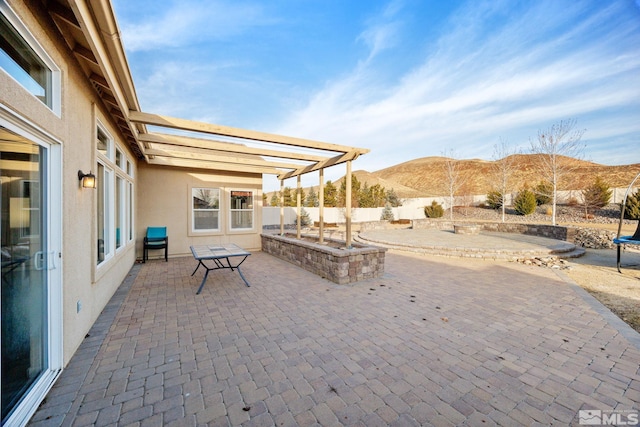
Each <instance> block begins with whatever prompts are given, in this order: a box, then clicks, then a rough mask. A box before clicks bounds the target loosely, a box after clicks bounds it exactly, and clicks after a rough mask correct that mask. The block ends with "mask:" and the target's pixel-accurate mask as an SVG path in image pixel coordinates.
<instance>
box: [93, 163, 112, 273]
mask: <svg viewBox="0 0 640 427" xmlns="http://www.w3.org/2000/svg"><path fill="white" fill-rule="evenodd" d="M111 176H112V174H111V171H110V170H109V169H108V168H107V167H106V166H105V165H104V164H102V163H101V162H98V172H97V173H96V184H97V190H98V210H97V215H98V216H97V225H98V260H97V263H98V265H99V264H101V263H102V262H103V261H104V260H105V259H107V258H108V257H110V256H111V252H112V251H111V239H110V236H111V233H110V230H111V229H112V226H111V215H110V212H111V210H110V209H109V206H112V205H113V204H112V203H110V194H111V188H113V185H110V182H111Z"/></svg>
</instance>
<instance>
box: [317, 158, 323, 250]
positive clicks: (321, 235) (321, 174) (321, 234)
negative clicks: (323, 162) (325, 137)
mask: <svg viewBox="0 0 640 427" xmlns="http://www.w3.org/2000/svg"><path fill="white" fill-rule="evenodd" d="M319 192H320V194H319V195H318V207H319V208H320V209H319V215H320V230H318V232H319V233H320V235H319V236H318V242H319V243H322V242H324V168H322V169H320V190H319Z"/></svg>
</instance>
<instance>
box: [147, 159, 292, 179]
mask: <svg viewBox="0 0 640 427" xmlns="http://www.w3.org/2000/svg"><path fill="white" fill-rule="evenodd" d="M149 164H152V165H162V166H175V167H183V168H197V169H208V170H223V171H230V172H246V173H256V174H269V175H279V174H281V173H282V172H283V171H281V170H279V169H276V168H270V167H260V166H243V165H234V164H231V163H219V162H203V161H198V160H186V159H171V158H167V157H154V158H152V159H149Z"/></svg>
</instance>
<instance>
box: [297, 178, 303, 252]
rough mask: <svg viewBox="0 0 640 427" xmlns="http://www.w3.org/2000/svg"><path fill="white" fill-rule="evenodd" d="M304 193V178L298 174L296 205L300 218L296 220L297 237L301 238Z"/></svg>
mask: <svg viewBox="0 0 640 427" xmlns="http://www.w3.org/2000/svg"><path fill="white" fill-rule="evenodd" d="M300 193H302V179H301V175H298V185H297V188H296V206H297V208H298V218H297V221H296V238H298V239H299V238H300V224H301V222H302V217H301V212H300V206H301V204H300V199H301V194H300Z"/></svg>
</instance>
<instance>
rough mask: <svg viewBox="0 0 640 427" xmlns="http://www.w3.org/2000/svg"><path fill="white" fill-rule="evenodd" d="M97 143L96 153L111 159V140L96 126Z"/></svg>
mask: <svg viewBox="0 0 640 427" xmlns="http://www.w3.org/2000/svg"><path fill="white" fill-rule="evenodd" d="M97 144H98V153H100V154H102V155H103V156H104V157H106V158H107V159H108V160H111V146H112V145H113V144H112V142H111V138H110V137H109V136H108V135H107V133H106V132H105V131H103V130H102V129H101V128H100V127H98V141H97Z"/></svg>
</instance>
